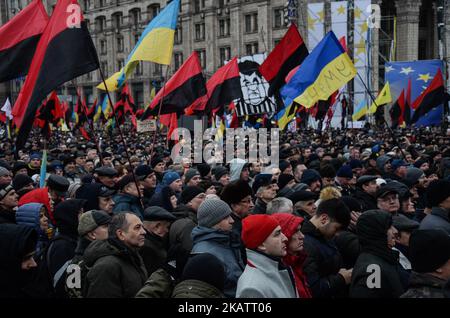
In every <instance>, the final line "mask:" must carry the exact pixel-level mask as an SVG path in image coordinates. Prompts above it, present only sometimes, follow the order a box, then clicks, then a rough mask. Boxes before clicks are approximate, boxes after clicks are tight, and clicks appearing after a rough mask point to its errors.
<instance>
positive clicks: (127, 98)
mask: <svg viewBox="0 0 450 318" xmlns="http://www.w3.org/2000/svg"><path fill="white" fill-rule="evenodd" d="M134 108H135V105H134V100H133V97H132V96H131V94H130V89H129V86H128V84H125V86H124V87H123V88H122V91H121V93H120V95H119V100H118V101H117V102H116V104H115V105H114V111H115V113H116V116H117V121H118V123H119V124H120V125H123V124H124V123H125V115H133V114H134V111H133V109H134Z"/></svg>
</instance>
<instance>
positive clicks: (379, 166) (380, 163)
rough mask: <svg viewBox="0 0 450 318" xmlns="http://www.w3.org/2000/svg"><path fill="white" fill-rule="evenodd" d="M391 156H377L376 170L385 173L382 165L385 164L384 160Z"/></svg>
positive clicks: (389, 158) (386, 160)
mask: <svg viewBox="0 0 450 318" xmlns="http://www.w3.org/2000/svg"><path fill="white" fill-rule="evenodd" d="M391 159H392V158H391V157H389V156H386V155H384V156H380V157H378V158H377V168H378V170H380V171H381V173H385V172H386V171H384V165H385V164H386V162H388V161H389V160H391Z"/></svg>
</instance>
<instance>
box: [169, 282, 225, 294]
mask: <svg viewBox="0 0 450 318" xmlns="http://www.w3.org/2000/svg"><path fill="white" fill-rule="evenodd" d="M172 298H225V296H224V295H223V293H222V292H221V291H220V290H218V289H217V288H216V287H214V286H212V285H210V284H208V283H206V282H203V281H200V280H195V279H188V280H185V281H182V282H181V283H179V284H178V285H177V286H175V288H174V290H173V293H172Z"/></svg>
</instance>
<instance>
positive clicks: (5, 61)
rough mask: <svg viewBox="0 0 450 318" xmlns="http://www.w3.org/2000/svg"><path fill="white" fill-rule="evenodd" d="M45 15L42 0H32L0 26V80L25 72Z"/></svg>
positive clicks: (44, 21) (44, 24)
mask: <svg viewBox="0 0 450 318" xmlns="http://www.w3.org/2000/svg"><path fill="white" fill-rule="evenodd" d="M48 20H49V19H48V15H47V12H45V8H44V5H43V4H42V1H41V0H34V1H33V2H31V3H30V4H29V5H28V6H27V7H26V8H25V9H23V10H22V11H20V12H19V13H18V14H17V15H16V16H15V17H14V18H12V19H11V20H10V21H8V22H7V23H6V24H5V25H4V26H2V27H1V28H0V83H1V82H5V81H9V80H12V79H15V78H18V77H21V76H25V75H27V73H28V69H29V67H30V64H31V60H32V59H33V55H34V52H35V51H36V47H37V44H38V42H39V39H40V38H41V35H42V32H44V29H45V27H46V25H47V24H48Z"/></svg>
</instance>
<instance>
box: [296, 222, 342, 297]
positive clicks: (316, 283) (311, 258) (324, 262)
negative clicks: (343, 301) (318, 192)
mask: <svg viewBox="0 0 450 318" xmlns="http://www.w3.org/2000/svg"><path fill="white" fill-rule="evenodd" d="M302 233H303V234H304V235H305V239H304V249H305V252H306V254H307V257H306V260H305V264H304V266H303V270H304V271H305V274H306V277H307V278H308V283H309V288H310V289H311V292H312V295H313V298H319V297H320V298H330V297H338V296H342V297H343V296H345V295H346V293H347V287H346V284H345V280H344V277H342V276H341V275H340V274H338V272H339V269H341V268H343V267H344V264H343V262H342V257H341V254H340V253H339V251H338V249H337V247H336V245H335V244H334V242H333V241H331V240H326V239H325V238H324V237H323V236H322V234H321V233H320V232H319V230H318V229H317V228H316V227H315V226H314V225H313V224H312V223H311V222H310V221H308V220H305V221H304V223H303V225H302Z"/></svg>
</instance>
